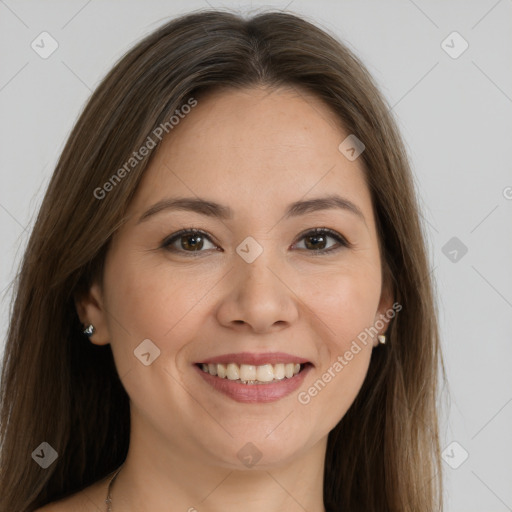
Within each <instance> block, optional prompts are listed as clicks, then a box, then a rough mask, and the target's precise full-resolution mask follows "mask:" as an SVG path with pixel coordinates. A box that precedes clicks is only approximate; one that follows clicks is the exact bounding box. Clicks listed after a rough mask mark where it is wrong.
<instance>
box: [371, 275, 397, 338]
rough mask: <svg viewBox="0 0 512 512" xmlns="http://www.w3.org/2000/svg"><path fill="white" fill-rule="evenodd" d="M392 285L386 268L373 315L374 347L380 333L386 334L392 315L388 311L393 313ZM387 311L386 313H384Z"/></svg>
mask: <svg viewBox="0 0 512 512" xmlns="http://www.w3.org/2000/svg"><path fill="white" fill-rule="evenodd" d="M393 295H394V294H393V286H392V279H391V275H390V273H389V270H388V269H387V268H386V269H385V272H384V276H383V282H382V291H381V295H380V301H379V306H378V308H377V313H376V315H375V320H374V326H375V329H377V331H378V332H377V334H376V335H375V338H374V341H373V346H374V347H376V346H377V345H379V338H378V337H377V336H378V335H380V334H386V331H387V330H388V327H389V322H390V321H391V318H393V316H394V315H393V316H390V313H389V311H392V312H393V313H394V311H395V310H394V308H393V303H394V297H393ZM386 313H388V314H386Z"/></svg>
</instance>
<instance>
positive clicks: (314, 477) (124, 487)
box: [111, 435, 327, 512]
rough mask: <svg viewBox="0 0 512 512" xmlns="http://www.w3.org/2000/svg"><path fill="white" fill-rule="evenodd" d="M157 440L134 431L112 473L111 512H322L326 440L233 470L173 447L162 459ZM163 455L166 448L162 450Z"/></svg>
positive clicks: (323, 509)
mask: <svg viewBox="0 0 512 512" xmlns="http://www.w3.org/2000/svg"><path fill="white" fill-rule="evenodd" d="M155 445H156V443H153V445H152V444H151V443H143V442H137V439H134V436H133V435H132V438H131V442H130V449H129V452H128V456H127V458H126V460H125V462H124V463H123V465H122V466H121V467H120V470H119V471H116V473H114V477H115V478H112V485H111V499H112V502H111V503H112V505H111V506H112V510H113V511H119V510H123V511H124V512H133V511H139V510H147V511H151V510H161V511H165V510H171V509H172V510H183V511H187V512H235V511H236V512H239V511H240V509H241V506H242V505H243V510H244V512H260V511H261V510H265V511H268V512H304V510H308V511H310V512H324V511H325V508H324V505H323V477H324V460H325V449H326V445H327V438H324V439H322V441H320V442H319V443H317V444H316V445H314V446H313V447H311V448H310V449H309V450H307V451H306V452H304V453H302V454H301V455H300V456H297V457H294V458H293V459H292V460H289V461H287V462H286V463H283V464H281V465H274V466H273V467H268V468H265V469H258V465H255V466H253V467H251V468H247V469H232V468H226V467H222V466H220V465H215V464H211V463H208V462H205V461H199V460H198V459H197V457H190V455H189V456H188V457H187V454H186V453H183V452H181V451H180V450H179V448H178V447H174V448H173V450H171V451H170V452H169V453H171V452H172V453H173V456H169V457H167V458H165V457H162V451H161V450H160V451H159V450H157V449H155ZM164 453H165V452H164Z"/></svg>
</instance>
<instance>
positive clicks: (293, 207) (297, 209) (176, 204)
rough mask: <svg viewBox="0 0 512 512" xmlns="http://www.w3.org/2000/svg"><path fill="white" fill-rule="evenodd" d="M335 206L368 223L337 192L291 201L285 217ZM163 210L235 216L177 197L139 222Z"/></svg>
mask: <svg viewBox="0 0 512 512" xmlns="http://www.w3.org/2000/svg"><path fill="white" fill-rule="evenodd" d="M334 208H336V209H341V210H345V211H348V212H351V213H353V214H354V215H356V216H357V217H359V218H360V219H361V220H362V221H363V222H364V223H365V224H366V219H365V217H364V215H363V212H362V211H361V209H360V208H359V207H358V206H357V205H355V204H354V203H353V202H351V201H349V200H348V199H346V198H344V197H341V196H339V195H335V194H333V195H329V196H325V197H318V198H315V199H308V200H304V201H296V202H294V203H291V204H290V205H289V206H288V208H287V210H286V212H285V215H284V218H285V219H288V218H291V217H298V216H300V215H305V214H307V213H311V212H316V211H320V210H329V209H334ZM163 210H186V211H191V212H195V213H199V214H201V215H205V216H207V217H213V218H218V219H221V220H229V219H232V218H233V210H232V209H231V208H230V207H229V206H224V205H221V204H218V203H215V202H213V201H208V200H206V199H202V198H198V197H176V198H167V199H162V200H161V201H158V202H157V203H155V204H154V205H153V206H151V207H150V208H149V209H148V210H146V211H145V212H144V213H143V214H142V215H141V217H140V218H139V220H138V221H137V224H139V223H141V222H143V221H145V220H147V219H148V218H150V217H152V216H153V215H156V214H157V213H159V212H161V211H163Z"/></svg>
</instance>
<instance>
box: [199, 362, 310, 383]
mask: <svg viewBox="0 0 512 512" xmlns="http://www.w3.org/2000/svg"><path fill="white" fill-rule="evenodd" d="M196 366H198V367H199V368H200V369H201V370H202V371H203V372H205V373H208V374H210V375H212V376H214V377H217V378H220V379H227V380H232V381H235V382H239V383H241V384H257V385H258V384H259V385H261V384H270V383H275V382H280V381H286V380H288V379H291V378H293V377H295V376H296V375H298V374H299V373H300V372H302V371H303V370H304V369H305V368H306V367H307V366H312V364H311V363H302V364H301V363H278V364H263V365H251V364H241V365H238V364H237V363H227V364H220V363H219V364H212V363H209V364H206V363H196Z"/></svg>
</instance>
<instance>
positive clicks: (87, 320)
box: [74, 283, 110, 345]
mask: <svg viewBox="0 0 512 512" xmlns="http://www.w3.org/2000/svg"><path fill="white" fill-rule="evenodd" d="M74 300H75V307H76V312H77V313H78V317H79V318H80V322H82V324H83V325H85V326H88V325H89V324H92V325H94V334H93V335H92V336H91V337H90V338H89V340H90V341H91V343H94V344H95V345H107V344H108V343H110V340H109V332H108V327H107V322H106V311H105V308H104V305H103V303H104V301H103V293H102V290H101V287H100V286H99V284H98V283H94V284H93V285H92V286H91V287H90V288H89V290H88V291H87V293H85V294H82V295H77V294H75V295H74Z"/></svg>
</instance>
